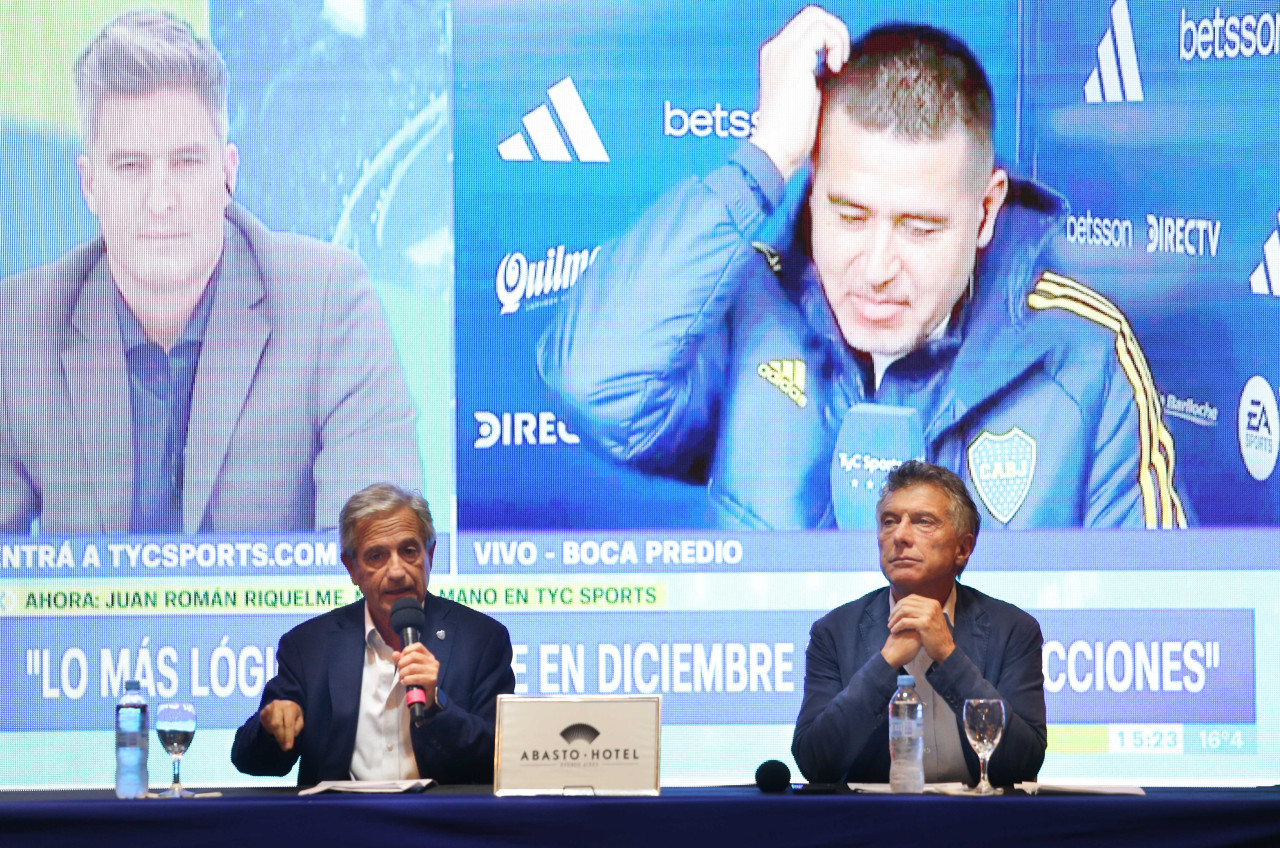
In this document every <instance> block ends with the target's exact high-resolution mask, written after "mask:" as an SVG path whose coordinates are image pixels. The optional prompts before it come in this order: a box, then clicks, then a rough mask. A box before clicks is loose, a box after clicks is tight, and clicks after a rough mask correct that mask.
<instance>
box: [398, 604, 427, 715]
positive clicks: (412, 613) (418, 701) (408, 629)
mask: <svg viewBox="0 0 1280 848" xmlns="http://www.w3.org/2000/svg"><path fill="white" fill-rule="evenodd" d="M426 627H427V614H426V613H425V612H423V611H422V604H420V603H418V599H417V598H409V597H404V598H400V599H398V600H397V601H396V602H395V603H394V604H392V605H391V629H392V630H394V631H395V632H397V633H399V634H400V644H401V646H402V647H401V649H402V650H403V649H404V648H407V647H409V646H410V645H412V644H413V643H414V642H421V641H422V631H423V630H425V629H426ZM404 702H405V705H406V706H408V707H409V716H410V717H411V718H412V719H413V723H414V725H415V726H420V725H422V723H423V722H425V721H426V720H427V693H426V691H425V690H424V689H423V688H422V687H421V686H411V685H407V684H406V685H405V687H404Z"/></svg>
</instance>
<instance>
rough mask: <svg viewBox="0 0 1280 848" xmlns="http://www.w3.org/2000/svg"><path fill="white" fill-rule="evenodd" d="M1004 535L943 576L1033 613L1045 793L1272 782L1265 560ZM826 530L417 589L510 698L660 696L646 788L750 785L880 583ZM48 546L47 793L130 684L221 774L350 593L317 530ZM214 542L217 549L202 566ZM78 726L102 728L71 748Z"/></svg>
mask: <svg viewBox="0 0 1280 848" xmlns="http://www.w3.org/2000/svg"><path fill="white" fill-rule="evenodd" d="M1008 535H1010V536H1014V537H1015V539H1014V541H1016V542H1017V544H1016V546H1015V547H1016V549H1017V550H1018V551H1019V552H1020V554H1021V557H1020V560H1021V561H1022V562H1024V563H1027V565H1025V566H1023V567H1015V565H1016V561H1015V562H1005V563H998V562H997V561H996V560H994V559H992V558H991V557H990V554H991V553H992V552H993V551H994V550H996V549H1000V548H1002V546H1003V545H1004V544H1006V540H1004V539H1002V537H1001V534H984V536H983V537H982V544H981V546H980V551H981V554H980V556H979V557H978V558H976V559H975V560H974V562H973V564H972V565H971V566H970V568H969V569H968V570H967V571H966V574H965V577H964V582H966V583H967V584H969V585H972V586H974V587H975V588H977V589H980V590H982V591H985V592H987V593H989V594H992V595H994V596H996V597H1000V598H1002V599H1005V600H1008V601H1010V602H1012V603H1015V604H1017V605H1018V606H1020V607H1022V608H1024V609H1027V610H1028V611H1030V612H1032V614H1034V615H1035V616H1036V618H1037V619H1038V620H1039V621H1040V622H1041V625H1042V628H1043V631H1044V636H1045V644H1044V648H1043V652H1042V661H1043V668H1044V672H1045V680H1046V700H1047V704H1048V717H1049V722H1050V738H1051V741H1050V757H1049V761H1048V763H1047V765H1046V768H1045V771H1044V772H1043V776H1044V777H1045V779H1051V778H1053V777H1054V776H1061V777H1072V776H1075V777H1079V778H1081V779H1084V778H1088V777H1089V776H1090V775H1093V776H1095V777H1096V775H1098V774H1106V775H1107V776H1108V778H1109V779H1112V778H1115V779H1127V780H1133V781H1135V782H1150V781H1152V780H1156V779H1163V778H1167V779H1169V780H1172V781H1173V782H1184V783H1185V782H1189V781H1190V782H1195V781H1204V782H1210V783H1211V782H1215V781H1229V780H1246V781H1251V782H1256V783H1266V782H1275V781H1276V780H1277V779H1280V742H1277V736H1278V735H1280V706H1278V705H1280V691H1278V690H1280V685H1278V684H1277V683H1276V682H1275V681H1273V680H1270V679H1268V678H1267V677H1266V676H1259V675H1258V674H1257V669H1260V668H1268V667H1273V666H1274V665H1275V664H1276V662H1277V661H1280V577H1278V576H1277V575H1280V569H1277V568H1275V567H1274V565H1275V564H1274V563H1272V567H1271V568H1267V567H1266V565H1267V563H1266V562H1265V560H1259V561H1256V562H1253V563H1242V564H1241V565H1240V567H1233V566H1232V565H1231V564H1230V557H1229V552H1230V551H1235V552H1237V553H1238V552H1240V551H1241V550H1242V549H1241V548H1240V547H1239V546H1238V544H1237V543H1238V542H1239V541H1240V540H1239V539H1237V538H1235V537H1236V534H1235V533H1234V532H1233V531H1193V532H1191V533H1188V534H1185V535H1184V537H1183V541H1184V545H1183V550H1184V551H1191V552H1196V551H1197V550H1198V548H1199V547H1200V546H1202V545H1208V546H1209V547H1214V545H1213V544H1211V543H1213V542H1217V543H1219V545H1220V547H1221V548H1222V550H1221V551H1220V555H1219V557H1217V558H1216V559H1213V558H1206V560H1205V564H1203V565H1201V566H1200V567H1199V568H1192V567H1190V563H1189V562H1188V561H1187V560H1184V559H1181V558H1179V559H1178V560H1177V561H1172V560H1171V561H1170V563H1169V564H1168V567H1164V568H1156V567H1148V568H1147V569H1145V570H1122V569H1118V568H1114V567H1107V562H1108V561H1107V560H1106V559H1105V558H1101V557H1100V558H1099V559H1098V565H1097V566H1096V567H1095V565H1094V563H1091V562H1089V557H1088V556H1081V555H1080V554H1081V553H1082V552H1083V553H1085V554H1087V553H1088V549H1087V548H1085V549H1084V550H1083V551H1082V549H1081V548H1079V547H1078V546H1077V547H1076V548H1062V547H1060V546H1059V541H1060V540H1058V539H1057V538H1056V537H1055V534H1037V533H1022V534H1008ZM1083 535H1084V536H1085V537H1087V536H1088V535H1089V534H1083ZM1097 535H1098V536H1100V537H1109V538H1111V539H1113V541H1120V537H1118V536H1116V535H1115V534H1106V533H1101V534H1097ZM757 536H759V537H761V538H762V539H763V538H766V537H769V536H770V534H746V535H742V536H740V537H739V539H740V542H741V543H743V544H744V546H745V547H744V550H746V549H752V547H753V545H754V544H755V543H756V541H758V540H757V539H756V537H757ZM1206 537H1210V538H1206ZM1073 538H1074V537H1073ZM1164 538H1166V536H1164V535H1162V534H1155V533H1139V534H1133V535H1132V537H1130V538H1126V539H1124V540H1123V541H1124V544H1123V545H1113V546H1112V554H1111V560H1112V561H1114V560H1116V559H1118V558H1120V557H1125V558H1130V563H1131V565H1134V564H1136V563H1137V562H1138V561H1141V560H1147V561H1148V564H1149V565H1152V564H1154V562H1155V560H1154V559H1152V558H1149V557H1147V556H1146V554H1147V553H1149V552H1148V551H1145V550H1144V547H1145V546H1146V545H1147V544H1155V543H1156V541H1157V540H1161V539H1164ZM832 539H843V543H844V544H843V545H842V553H843V556H841V557H838V558H836V557H833V558H831V559H829V560H826V561H825V564H826V568H825V569H823V570H818V569H817V568H816V566H815V568H814V569H812V570H809V571H800V570H784V569H779V570H767V569H766V568H764V567H762V566H755V567H753V568H742V567H739V568H738V569H736V570H735V569H712V568H705V569H702V570H699V569H693V568H682V569H676V568H671V569H670V570H666V571H663V570H660V569H659V568H657V567H647V568H645V567H642V568H639V569H637V570H635V571H633V572H631V573H624V572H594V571H592V570H590V569H588V568H585V567H583V568H581V569H580V570H578V571H576V572H573V571H568V570H561V571H551V572H543V573H526V574H516V573H505V574H496V573H494V574H465V573H464V574H458V573H451V569H450V568H449V567H448V562H449V560H448V557H447V556H446V555H444V554H445V551H443V550H440V551H438V553H437V561H436V567H435V569H434V571H433V578H432V583H431V586H432V590H433V591H435V592H437V593H439V594H441V595H443V596H445V597H451V598H454V599H456V600H458V601H459V602H462V603H465V604H467V605H468V606H471V607H473V608H476V609H479V610H482V611H484V612H487V613H489V614H491V615H493V616H494V617H496V618H498V619H499V620H501V621H502V622H503V623H505V624H506V625H507V627H508V629H509V630H510V632H511V635H512V641H513V647H514V651H515V655H514V660H513V669H514V671H515V673H516V682H517V691H519V692H522V693H527V694H548V695H549V694H654V693H657V694H661V695H662V696H663V720H664V727H665V730H664V740H667V741H668V742H669V744H668V745H667V746H666V747H664V754H663V763H664V765H663V778H664V780H667V781H670V782H678V783H699V782H704V783H710V782H716V781H724V780H741V781H747V780H749V775H750V773H751V772H750V770H747V771H742V769H744V768H745V767H746V765H747V764H752V762H753V761H754V764H752V765H751V768H752V769H753V768H754V765H758V764H759V762H760V761H762V760H764V759H769V758H786V753H787V751H788V750H789V734H790V727H791V726H792V724H793V722H794V719H795V716H796V714H797V713H798V711H799V705H800V698H801V695H802V692H803V681H804V651H805V644H806V641H807V635H808V630H809V627H810V626H811V624H812V623H813V621H814V620H816V619H817V618H818V617H820V616H821V615H822V614H823V613H825V612H826V611H827V610H829V609H832V608H834V607H836V606H838V605H839V604H841V603H844V602H846V601H848V600H852V599H854V598H856V597H858V596H860V595H862V594H863V593H865V592H867V591H870V590H872V589H875V588H877V587H879V586H881V585H883V577H882V576H881V575H880V574H879V571H878V569H877V566H876V563H875V559H874V548H873V547H871V548H870V549H871V550H872V552H873V555H872V556H870V557H862V558H858V557H853V556H850V555H849V551H851V550H858V549H866V548H868V547H869V546H872V545H873V544H874V543H873V542H872V541H871V539H870V537H869V536H868V535H867V534H834V533H809V534H797V536H796V537H795V538H793V539H791V556H792V558H794V559H798V560H801V561H806V560H807V561H810V562H814V563H817V562H820V561H821V560H820V559H819V557H818V556H817V554H818V553H826V554H831V553H833V552H834V550H833V549H831V548H827V547H826V545H827V544H829V543H830V541H831V540H832ZM563 541H565V540H562V542H563ZM579 541H581V540H579ZM622 541H625V538H623V539H622ZM672 541H675V542H677V550H679V548H680V547H681V546H682V545H683V542H685V541H691V542H694V543H695V544H694V545H693V550H694V552H695V553H696V551H697V550H698V546H697V544H696V542H698V541H707V540H706V539H703V538H702V537H701V536H698V535H697V534H690V537H689V538H688V539H681V538H679V537H676V538H675V539H673V540H672ZM720 541H722V542H727V541H728V539H721V540H720ZM805 541H808V542H809V543H810V544H811V545H812V549H813V551H812V552H810V551H806V550H805V545H804V542H805ZM1256 541H1257V540H1256V539H1255V543H1256ZM1264 541H1265V540H1264ZM1273 541H1274V540H1273ZM40 544H46V542H43V541H42V542H41V543H40ZM47 544H49V545H50V547H52V548H54V549H55V553H54V554H52V555H45V558H44V562H45V563H46V564H45V565H44V566H41V565H40V562H41V556H42V555H41V553H40V549H39V548H37V550H36V551H34V552H30V553H29V551H30V549H31V543H30V542H29V541H17V540H12V539H11V540H7V541H5V542H4V543H0V566H3V567H0V640H3V644H4V645H5V646H6V648H5V651H4V653H3V655H2V659H0V663H2V665H0V674H2V675H3V677H4V679H6V680H9V681H10V691H11V694H12V698H11V703H12V704H13V705H15V706H16V708H15V709H11V710H9V711H7V712H6V713H5V714H4V715H3V716H0V753H3V752H9V753H13V754H14V755H15V756H13V757H10V758H8V760H7V761H8V762H11V763H14V764H16V769H9V770H7V771H6V775H5V777H4V778H0V779H3V780H8V781H10V782H9V783H8V784H7V785H11V786H20V785H27V786H30V785H48V784H47V783H46V782H45V781H47V780H48V779H49V775H50V774H51V773H56V774H59V775H61V777H60V778H59V779H58V780H61V781H62V782H63V783H66V781H72V782H75V783H76V784H77V785H85V784H83V781H85V780H87V781H88V782H89V783H90V784H95V782H96V784H95V785H105V784H106V783H109V781H110V772H109V768H108V767H109V765H110V762H111V760H110V756H109V750H110V728H111V717H112V715H113V706H114V704H115V702H116V700H117V699H118V697H119V693H120V691H121V688H122V686H123V682H124V680H125V679H128V678H130V677H134V678H137V679H139V680H141V681H142V684H143V690H144V692H145V694H146V695H147V696H148V698H149V700H150V701H151V702H152V703H158V702H160V701H162V700H166V699H178V698H181V699H183V700H190V701H192V702H193V703H194V704H196V707H197V711H198V714H199V716H200V720H199V723H200V728H201V732H202V736H201V738H202V740H208V741H207V742H206V744H207V745H209V746H210V747H209V748H206V750H209V751H212V750H214V748H213V746H214V741H215V740H219V739H220V740H222V742H220V743H218V744H220V745H221V747H220V748H219V749H218V750H217V754H216V757H215V759H218V760H219V761H220V762H219V764H218V765H217V767H214V766H213V765H212V764H210V763H206V764H205V766H203V767H202V768H210V769H212V770H211V771H209V772H207V780H208V782H210V783H218V782H242V777H241V776H239V775H237V774H236V773H235V772H234V770H232V769H231V767H230V764H229V762H226V761H225V757H226V752H227V751H228V750H229V744H230V735H231V734H232V733H233V731H234V728H235V727H237V726H239V725H240V724H241V723H242V722H243V721H244V720H245V718H247V717H248V716H249V715H250V714H251V713H252V712H253V711H254V710H255V709H256V708H257V704H258V699H259V697H260V696H261V692H262V688H263V686H264V685H265V682H266V681H267V680H268V679H269V678H270V677H271V676H272V674H274V671H275V648H276V644H277V642H278V639H279V637H280V635H281V634H282V633H283V632H284V631H285V630H287V629H288V628H290V627H292V626H293V625H294V624H296V623H298V622H300V621H302V620H304V619H306V618H309V617H311V616H314V615H317V614H320V613H322V612H324V611H326V610H329V609H333V608H335V607H337V606H341V605H342V604H344V603H348V602H350V601H351V600H354V599H355V598H356V597H357V594H356V589H355V587H354V586H352V585H351V582H350V580H349V578H348V577H347V575H346V573H345V571H344V570H343V568H342V566H341V564H340V563H338V562H336V552H335V553H334V554H330V553H328V552H327V549H326V548H325V547H324V545H326V544H335V542H334V540H333V539H332V537H330V536H328V535H327V534H310V535H304V536H297V537H288V538H281V537H271V538H269V539H256V540H255V539H249V538H236V539H215V540H209V541H207V542H206V541H204V540H203V538H202V539H200V540H198V541H196V542H171V541H160V540H146V539H145V538H143V537H128V538H126V539H125V540H123V541H120V540H114V539H111V540H108V539H102V540H94V539H91V538H90V539H78V540H66V546H65V549H66V550H68V551H69V552H68V553H66V554H65V555H63V556H64V564H63V565H62V566H61V567H59V566H58V565H57V562H58V556H59V553H57V552H58V551H62V550H64V546H63V545H62V544H61V543H60V542H59V541H49V542H47ZM184 544H193V545H194V550H193V549H191V548H185V547H184ZM95 545H96V546H98V547H100V548H101V550H100V552H99V555H98V559H99V562H100V564H98V565H89V566H87V567H86V566H84V565H83V564H78V565H71V564H70V561H71V560H74V559H76V558H79V560H81V562H83V561H84V560H90V561H91V560H92V556H91V555H90V554H88V553H87V551H89V550H90V549H91V548H92V547H93V546H95ZM111 545H122V546H124V547H121V548H114V549H113V548H112V547H110V546H111ZM166 545H174V546H175V547H173V548H166ZM219 545H229V546H230V551H228V550H227V548H222V549H221V552H222V554H223V556H222V558H221V560H222V561H221V564H219V556H218V554H219V548H218V546H219ZM237 545H245V546H247V547H243V548H237V547H236V546H237ZM256 545H261V546H262V547H261V548H259V547H255V546H256ZM131 546H132V547H131ZM148 546H154V547H148ZM442 547H443V546H442ZM664 547H665V546H664ZM1257 547H1260V548H1261V549H1263V550H1266V549H1267V548H1268V547H1269V548H1270V550H1272V551H1276V550H1280V546H1277V545H1275V544H1271V545H1265V544H1264V545H1259V546H1257ZM209 548H212V551H211V552H210V551H209ZM560 550H563V547H561V548H560ZM640 550H641V551H643V550H644V547H643V546H642V547H641V548H640ZM713 550H714V545H713ZM1063 550H1071V551H1072V557H1071V562H1070V563H1061V562H1059V561H1057V560H1060V559H1061V557H1062V554H1061V551H1063ZM1159 550H1160V548H1159V546H1158V545H1156V547H1155V548H1153V551H1154V552H1158V551H1159ZM131 551H133V553H132V554H131ZM166 551H167V552H168V556H166ZM255 551H256V552H258V553H259V554H260V555H261V556H260V557H258V558H257V559H255ZM301 551H307V552H306V553H300V552H301ZM117 552H118V553H117ZM148 552H150V553H148ZM202 552H203V553H202ZM1050 553H1053V554H1054V557H1053V559H1052V560H1051V559H1050V557H1049V554H1050ZM744 556H745V554H744ZM1048 561H1052V562H1053V563H1054V564H1053V565H1052V566H1050V567H1037V566H1036V565H1035V563H1037V562H1048ZM304 562H305V563H311V564H309V565H303V564H301V563H304ZM14 563H22V564H21V565H19V566H15V565H14ZM165 563H169V564H168V565H166V564H165ZM1210 563H1217V564H1216V565H1215V564H1210ZM740 566H741V564H740ZM84 733H88V734H99V736H93V737H92V739H93V740H96V741H93V742H92V744H88V743H86V744H85V745H79V744H73V743H74V740H75V739H77V738H78V737H77V736H76V734H84ZM51 745H52V746H54V748H56V750H58V751H60V752H62V753H60V754H59V755H58V758H59V762H60V763H61V765H60V766H59V769H61V771H56V772H50V770H49V769H48V768H46V766H45V764H37V763H36V762H35V761H34V760H32V758H31V757H30V752H31V751H32V750H37V749H36V748H33V747H32V746H42V747H43V748H46V749H47V748H48V746H51ZM95 751H96V752H97V753H94V752H95ZM24 752H25V753H24ZM104 752H105V753H104ZM1152 755H1163V756H1154V757H1153V756H1152ZM63 760H65V762H63ZM735 775H736V776H735ZM88 776H92V777H88ZM58 780H55V781H54V782H58Z"/></svg>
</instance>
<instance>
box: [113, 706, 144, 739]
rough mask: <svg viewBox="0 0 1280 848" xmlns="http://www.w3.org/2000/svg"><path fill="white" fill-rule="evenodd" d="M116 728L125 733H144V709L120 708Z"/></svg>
mask: <svg viewBox="0 0 1280 848" xmlns="http://www.w3.org/2000/svg"><path fill="white" fill-rule="evenodd" d="M116 726H117V727H119V728H120V729H121V730H123V731H124V732H125V733H140V732H141V731H142V709H141V708H140V707H120V708H119V709H117V710H116Z"/></svg>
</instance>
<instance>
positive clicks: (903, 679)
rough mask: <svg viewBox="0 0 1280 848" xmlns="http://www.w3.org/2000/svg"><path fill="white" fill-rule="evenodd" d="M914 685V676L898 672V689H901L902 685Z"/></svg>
mask: <svg viewBox="0 0 1280 848" xmlns="http://www.w3.org/2000/svg"><path fill="white" fill-rule="evenodd" d="M915 685H916V679H915V678H914V677H912V676H911V675H910V674H899V675H898V688H899V689H901V688H902V687H903V686H915Z"/></svg>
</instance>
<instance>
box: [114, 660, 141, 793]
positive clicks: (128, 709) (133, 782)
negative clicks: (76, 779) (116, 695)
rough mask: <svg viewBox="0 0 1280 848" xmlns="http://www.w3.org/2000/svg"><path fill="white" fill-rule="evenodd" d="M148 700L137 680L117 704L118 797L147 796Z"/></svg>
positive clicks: (127, 684)
mask: <svg viewBox="0 0 1280 848" xmlns="http://www.w3.org/2000/svg"><path fill="white" fill-rule="evenodd" d="M148 735H149V734H148V726H147V699H146V698H144V697H142V687H141V686H139V685H138V681H136V680H126V681H125V684H124V694H123V695H121V696H120V703H118V704H116V797H117V798H145V797H147V737H148Z"/></svg>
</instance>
